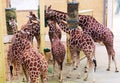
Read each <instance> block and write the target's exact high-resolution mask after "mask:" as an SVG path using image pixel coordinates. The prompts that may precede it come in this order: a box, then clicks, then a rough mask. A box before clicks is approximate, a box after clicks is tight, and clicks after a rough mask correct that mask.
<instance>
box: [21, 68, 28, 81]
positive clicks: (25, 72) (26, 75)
mask: <svg viewBox="0 0 120 83" xmlns="http://www.w3.org/2000/svg"><path fill="white" fill-rule="evenodd" d="M22 68H23V72H24V74H25V77H26V81H27V83H29V76H28V73H27V70H26V68H25V67H24V66H22ZM23 82H24V78H23Z"/></svg>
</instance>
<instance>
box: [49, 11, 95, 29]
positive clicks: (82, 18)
mask: <svg viewBox="0 0 120 83" xmlns="http://www.w3.org/2000/svg"><path fill="white" fill-rule="evenodd" d="M51 12H52V13H51V15H50V16H52V17H55V18H56V19H59V20H64V21H66V20H67V13H64V12H61V11H58V10H51ZM78 21H79V26H81V27H82V28H83V29H84V27H86V26H88V25H89V24H92V23H93V22H94V23H97V21H96V19H95V18H93V17H92V16H90V15H79V17H78Z"/></svg>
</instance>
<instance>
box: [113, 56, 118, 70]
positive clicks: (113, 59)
mask: <svg viewBox="0 0 120 83" xmlns="http://www.w3.org/2000/svg"><path fill="white" fill-rule="evenodd" d="M113 61H114V64H115V72H119V71H118V69H117V63H116V59H115V56H113Z"/></svg>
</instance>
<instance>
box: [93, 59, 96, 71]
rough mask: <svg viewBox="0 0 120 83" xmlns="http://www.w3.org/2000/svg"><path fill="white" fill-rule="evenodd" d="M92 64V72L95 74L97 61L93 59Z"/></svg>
mask: <svg viewBox="0 0 120 83" xmlns="http://www.w3.org/2000/svg"><path fill="white" fill-rule="evenodd" d="M93 63H94V72H96V67H97V61H96V60H95V59H93Z"/></svg>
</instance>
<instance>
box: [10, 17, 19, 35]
mask: <svg viewBox="0 0 120 83" xmlns="http://www.w3.org/2000/svg"><path fill="white" fill-rule="evenodd" d="M9 25H10V26H11V27H12V31H13V34H15V33H16V32H17V23H16V21H15V19H14V18H11V19H10V20H9Z"/></svg>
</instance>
